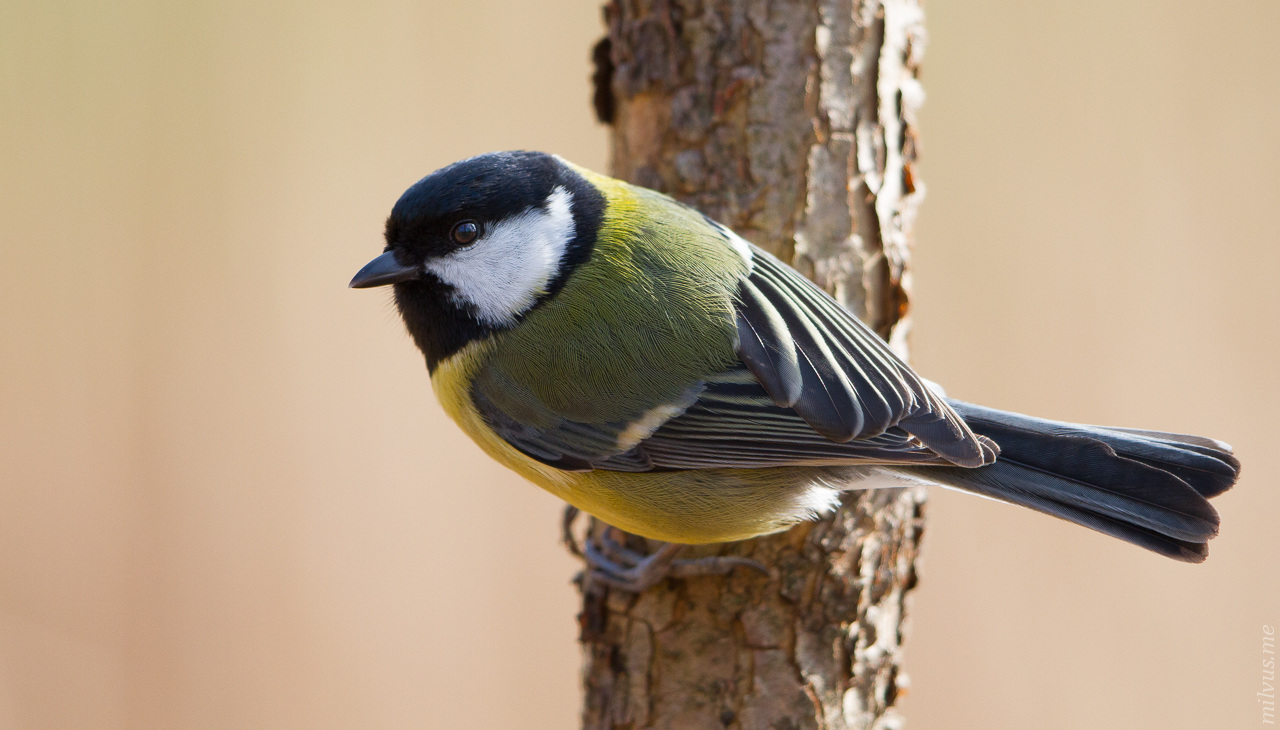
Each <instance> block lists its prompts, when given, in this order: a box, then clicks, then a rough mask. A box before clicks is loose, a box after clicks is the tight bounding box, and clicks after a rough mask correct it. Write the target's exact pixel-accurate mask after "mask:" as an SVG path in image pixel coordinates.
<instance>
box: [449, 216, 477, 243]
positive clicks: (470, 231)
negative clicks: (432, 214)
mask: <svg viewBox="0 0 1280 730" xmlns="http://www.w3.org/2000/svg"><path fill="white" fill-rule="evenodd" d="M479 235H480V226H478V225H476V222H475V221H461V222H459V223H455V224H454V226H453V231H451V232H450V233H449V236H450V237H451V238H452V239H453V242H454V243H456V244H458V245H459V246H470V245H471V244H473V243H475V241H476V237H477V236H479Z"/></svg>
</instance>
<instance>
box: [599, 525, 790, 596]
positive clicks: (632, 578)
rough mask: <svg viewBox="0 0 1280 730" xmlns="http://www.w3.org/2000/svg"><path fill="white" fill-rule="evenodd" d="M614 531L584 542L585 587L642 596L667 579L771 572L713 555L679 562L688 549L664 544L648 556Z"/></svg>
mask: <svg viewBox="0 0 1280 730" xmlns="http://www.w3.org/2000/svg"><path fill="white" fill-rule="evenodd" d="M613 532H614V528H612V527H610V528H606V529H605V530H604V531H603V532H601V534H600V537H599V539H598V540H597V539H592V538H590V537H588V538H587V539H586V540H584V541H583V549H582V555H583V559H585V560H586V562H587V569H586V576H585V579H586V586H587V587H590V586H591V585H592V584H593V583H594V584H595V585H604V586H608V587H610V588H615V589H618V590H622V591H629V592H631V593H641V592H643V591H645V590H648V589H649V588H652V587H653V586H655V585H657V584H658V583H660V582H661V581H663V580H665V579H667V578H689V577H693V576H698V575H728V574H729V573H730V572H732V571H733V569H734V568H754V569H755V570H758V571H760V572H761V573H764V574H765V575H769V570H768V569H767V568H765V567H764V565H762V564H761V563H760V562H758V561H756V560H752V559H751V558H743V557H738V556H734V555H719V556H717V555H713V556H710V557H705V558H685V559H679V558H677V556H678V555H679V554H680V553H681V551H683V550H684V548H685V546H684V545H680V544H678V543H673V542H664V543H661V544H660V546H659V547H658V549H657V550H655V551H653V552H652V553H651V554H649V555H645V554H643V553H641V552H638V551H636V550H632V549H631V548H629V547H627V546H626V545H623V544H622V543H619V542H618V541H617V540H615V539H614V538H613V534H612V533H613Z"/></svg>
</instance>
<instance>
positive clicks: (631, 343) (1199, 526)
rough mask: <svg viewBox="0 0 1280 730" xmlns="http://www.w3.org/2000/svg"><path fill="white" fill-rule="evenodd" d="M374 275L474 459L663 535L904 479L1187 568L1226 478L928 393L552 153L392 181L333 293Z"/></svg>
mask: <svg viewBox="0 0 1280 730" xmlns="http://www.w3.org/2000/svg"><path fill="white" fill-rule="evenodd" d="M384 285H392V286H393V289H394V292H395V302H396V306H397V307H398V309H399V311H400V313H401V315H402V316H403V318H404V322H405V325H406V326H407V328H408V330H409V333H410V334H411V335H412V337H413V340H414V342H415V343H416V344H417V346H418V348H419V349H420V350H421V351H422V354H423V355H425V357H426V365H427V370H428V371H429V373H430V374H431V382H432V385H433V387H434V389H435V392H436V395H437V397H438V398H439V400H440V403H441V404H442V405H443V407H444V410H445V411H446V412H447V413H448V414H449V416H451V417H452V418H453V420H454V421H456V422H457V423H458V425H459V426H461V428H462V429H463V431H465V432H466V433H467V434H468V435H469V436H470V437H471V438H472V439H474V440H475V442H476V443H477V444H479V445H480V447H481V448H482V449H484V451H485V452H487V453H488V454H489V455H490V456H491V457H493V458H494V459H497V460H498V461H499V462H501V463H502V464H504V465H506V466H508V467H510V468H511V469H513V470H515V471H516V472H518V473H519V474H521V475H522V476H524V477H525V478H527V479H528V480H529V481H532V482H534V483H535V484H537V485H539V486H541V487H543V488H545V489H547V490H548V491H550V492H551V493H552V494H554V495H556V496H558V497H560V498H561V499H563V500H565V501H566V502H568V503H570V504H571V505H573V506H575V507H578V508H579V509H581V510H584V511H586V512H588V513H590V514H593V515H595V516H597V517H599V518H600V519H602V520H604V521H605V522H606V523H608V524H611V525H614V526H616V527H619V528H622V529H624V530H627V531H630V532H632V533H635V534H638V535H641V536H644V537H649V538H654V539H658V540H663V541H667V542H670V543H708V542H724V541H732V540H740V539H743V538H749V537H753V536H756V535H763V534H767V533H772V532H777V531H780V530H783V529H786V528H787V527H788V526H790V525H793V524H795V523H796V522H798V521H801V520H808V519H813V518H814V517H815V516H817V515H821V514H823V513H825V512H828V511H829V510H831V509H832V508H833V507H834V506H835V505H836V504H837V503H838V499H839V495H840V493H841V492H842V491H844V490H849V489H858V488H866V487H868V486H876V485H885V484H888V485H891V486H902V485H903V483H904V480H906V481H907V482H914V483H919V482H927V483H933V484H939V485H943V486H947V487H952V488H958V489H961V490H965V491H968V492H973V493H976V494H979V495H982V496H986V497H991V498H995V499H997V500H1001V501H1005V502H1011V503H1013V504H1018V505H1022V506H1024V507H1030V508H1031V509H1034V510H1038V511H1040V512H1045V513H1048V514H1050V515H1053V516H1055V517H1060V518H1063V519H1066V520H1069V521H1071V522H1074V523H1076V524H1080V525H1084V526H1085V527H1089V528H1092V529H1094V530H1097V531H1099V532H1103V533H1106V534H1108V535H1112V536H1114V537H1117V538H1120V539H1122V540H1126V541H1128V542H1131V543H1134V544H1136V545H1139V546H1141V547H1144V548H1146V549H1148V550H1152V551H1154V552H1157V553H1159V554H1161V555H1166V556H1169V557H1172V558H1176V559H1178V560H1183V561H1188V562H1200V561H1202V560H1204V559H1205V557H1206V555H1207V554H1208V551H1207V544H1206V543H1207V541H1208V540H1209V539H1210V538H1212V537H1213V536H1214V535H1215V534H1216V533H1217V531H1218V514H1217V512H1216V511H1215V510H1214V509H1213V507H1212V506H1210V504H1209V502H1208V498H1210V497H1215V496H1217V495H1219V494H1221V493H1223V492H1224V491H1226V490H1227V489H1229V488H1230V487H1231V486H1232V484H1233V483H1234V482H1235V480H1236V477H1237V474H1238V473H1239V462H1238V461H1237V460H1236V459H1235V458H1234V457H1233V456H1232V455H1231V447H1230V446H1228V445H1227V444H1224V443H1222V442H1220V441H1216V440H1213V439H1209V438H1202V437H1198V436H1186V435H1181V434H1173V433H1164V432H1159V431H1144V430H1136V429H1129V428H1110V427H1102V426H1086V425H1078V424H1071V423H1062V422H1056V421H1048V420H1043V419H1039V418H1033V417H1030V416H1024V415H1020V414H1017V413H1008V412H1004V411H999V410H995V409H992V408H985V407H983V406H977V405H973V404H970V403H965V402H961V401H958V400H952V399H949V398H947V397H946V396H945V394H944V393H943V392H942V390H941V389H940V388H938V387H937V386H935V385H933V384H932V383H930V382H929V381H926V380H924V379H923V378H921V377H920V376H918V375H916V373H915V372H913V371H912V369H911V368H910V367H908V366H907V365H906V364H905V363H904V362H903V361H902V360H901V359H900V358H898V357H897V356H896V355H895V354H894V353H893V352H892V351H891V350H890V349H889V348H888V347H887V346H886V345H885V343H884V342H883V341H882V340H881V339H880V338H879V337H878V336H877V335H876V334H875V333H874V332H873V331H872V330H870V329H869V328H867V327H866V326H865V325H863V324H862V323H861V322H860V321H858V319H857V318H855V317H854V316H853V315H852V314H850V313H849V312H848V311H847V310H846V309H844V308H843V307H842V306H841V305H840V304H839V303H837V302H836V301H835V300H834V299H832V298H831V297H830V296H828V295H827V294H826V293H825V292H823V291H822V290H821V289H819V288H818V287H817V286H815V285H814V284H812V283H810V282H809V281H808V280H807V279H805V278H804V277H803V276H801V275H800V274H799V273H797V272H796V271H795V270H793V269H791V268H790V267H788V266H787V265H786V264H784V263H782V262H781V261H780V260H778V259H777V258H775V257H773V256H772V255H770V254H769V253H767V252H766V251H764V250H763V249H761V248H759V247H757V246H755V245H753V244H751V243H750V242H748V241H746V240H745V239H743V238H741V237H739V236H738V235H736V234H735V233H734V232H733V231H731V230H729V229H728V228H726V227H725V226H723V225H721V224H719V223H717V222H716V221H714V220H712V219H711V218H709V217H707V216H706V215H703V214H701V213H699V212H698V211H696V210H694V209H692V208H690V207H688V206H686V205H683V204H681V203H679V202H677V201H676V200H674V199H672V198H670V197H667V196H665V195H662V194H660V193H657V192H654V191H652V190H648V189H645V188H642V187H637V186H634V185H630V184H627V183H625V182H622V181H619V180H614V179H612V178H609V177H605V176H603V175H599V174H596V173H593V172H590V171H588V170H585V169H583V168H581V167H578V166H576V165H573V164H571V163H569V162H566V161H565V160H563V159H561V158H559V157H557V156H554V155H549V154H544V153H539V152H499V153H492V154H485V155H480V156H478V157H472V158H470V159H467V160H463V161H461V162H457V163H455V164H452V165H450V166H448V167H445V168H443V169H441V170H438V171H436V172H434V173H432V174H430V175H428V176H427V177H425V178H423V179H422V180H419V181H418V182H417V183H415V184H414V185H413V186H411V187H410V188H409V189H408V190H407V191H406V192H405V193H404V195H403V196H401V197H400V199H399V201H397V202H396V204H395V207H394V208H393V209H392V211H391V215H390V217H389V218H388V219H387V224H386V248H385V250H384V252H383V253H382V255H380V256H378V257H377V258H375V259H373V261H371V262H369V264H368V265H366V266H365V267H364V268H363V269H361V270H360V272H359V273H358V274H356V276H355V278H354V279H353V280H352V281H351V286H352V287H357V288H361V287H375V286H384ZM885 478H887V479H888V480H889V481H887V482H886V481H884V479H885Z"/></svg>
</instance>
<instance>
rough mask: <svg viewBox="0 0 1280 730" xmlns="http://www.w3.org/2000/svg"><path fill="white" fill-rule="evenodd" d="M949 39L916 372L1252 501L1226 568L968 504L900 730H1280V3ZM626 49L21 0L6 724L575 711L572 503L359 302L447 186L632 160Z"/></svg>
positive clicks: (0, 589)
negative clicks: (613, 89) (404, 195)
mask: <svg viewBox="0 0 1280 730" xmlns="http://www.w3.org/2000/svg"><path fill="white" fill-rule="evenodd" d="M926 9H927V12H928V17H929V22H928V27H929V33H930V36H931V43H930V47H929V50H928V53H927V55H926V57H925V67H924V68H925V71H924V77H923V81H924V84H925V88H926V90H927V92H928V94H929V100H928V102H927V104H926V105H925V108H924V113H923V117H922V127H921V130H922V135H923V141H924V155H923V166H922V172H923V177H924V180H925V182H926V184H927V186H928V191H929V193H928V199H927V201H926V202H925V204H924V206H923V208H922V214H921V218H920V223H919V227H918V232H917V233H918V235H917V241H916V258H915V269H914V278H915V292H916V294H915V309H914V321H915V327H914V335H913V350H914V361H915V364H916V365H917V367H918V368H919V369H920V370H921V371H922V372H923V373H925V374H926V375H927V376H928V377H930V378H932V379H935V380H938V381H940V382H942V383H944V384H946V386H947V387H948V388H949V390H950V391H951V393H952V395H956V396H960V397H963V398H966V399H971V400H976V401H980V402H982V403H985V404H989V405H994V406H999V407H1004V408H1009V409H1017V410H1021V411H1026V412H1031V413H1035V414H1039V415H1044V416H1048V417H1055V418H1061V419H1068V420H1080V421H1085V422H1094V423H1107V424H1115V425H1128V426H1141V427H1150V428H1160V429H1167V430H1182V431H1188V432H1193V433H1201V434H1207V435H1212V436H1216V437H1219V438H1222V439H1225V440H1227V441H1230V442H1231V443H1233V444H1234V445H1235V446H1236V447H1237V451H1238V453H1239V454H1240V456H1241V458H1242V459H1243V461H1244V464H1245V470H1244V476H1243V478H1242V480H1241V482H1240V484H1239V486H1238V488H1237V489H1236V490H1235V491H1233V492H1231V493H1228V494H1227V495H1226V496H1224V497H1222V498H1221V499H1219V500H1217V502H1216V504H1217V506H1218V508H1219V509H1220V511H1221V512H1222V515H1223V533H1222V536H1221V537H1220V538H1219V539H1217V540H1215V541H1214V543H1213V547H1212V555H1211V557H1210V559H1209V561H1208V563H1206V564H1204V565H1201V566H1187V565H1183V564H1178V563H1174V562H1171V561H1166V560H1163V559H1160V558H1158V557H1155V556H1151V555H1148V554H1146V553H1144V552H1142V551H1140V550H1137V549H1135V548H1132V547H1130V546H1127V545H1124V544H1122V543H1120V542H1117V541H1114V540H1111V539H1108V538H1104V537H1101V536H1099V535H1095V534H1092V533H1090V532H1088V531H1085V530H1082V529H1079V528H1074V527H1071V526H1068V525H1066V524H1062V523H1058V522H1056V521H1054V520H1051V519H1049V518H1044V517H1041V516H1038V515H1035V514H1032V513H1029V512H1026V511H1022V510H1017V509H1014V508H1009V507H1005V506H1003V505H999V504H995V503H991V502H986V501H982V500H977V499H972V498H966V497H964V496H963V495H954V494H951V493H944V492H941V491H937V492H935V493H934V494H932V495H931V501H930V504H929V507H928V514H929V525H928V528H927V531H926V543H925V554H924V561H923V566H922V576H923V579H922V582H921V584H920V588H919V589H918V590H917V591H916V592H915V594H914V597H913V599H912V602H911V631H910V635H909V637H908V641H907V644H906V661H907V665H906V666H907V670H908V672H909V674H910V677H911V679H912V680H913V681H912V684H911V689H910V692H909V694H908V695H907V696H906V697H905V698H904V699H903V700H902V702H901V709H902V711H903V713H904V714H905V715H906V717H907V718H908V722H909V726H910V727H913V728H924V729H930V728H956V727H979V726H981V727H984V728H987V729H988V730H996V729H998V728H1026V727H1035V728H1040V729H1041V730H1056V729H1065V728H1094V727H1123V728H1161V729H1175V728H1197V729H1199V728H1227V727H1232V728H1244V727H1253V726H1255V725H1259V724H1260V721H1261V712H1260V707H1259V705H1258V704H1257V701H1256V698H1255V693H1256V692H1257V691H1259V690H1260V689H1261V688H1262V686H1261V681H1260V677H1261V674H1260V672H1261V636H1262V625H1263V624H1269V625H1272V626H1276V625H1280V578H1278V576H1277V567H1278V561H1280V533H1278V531H1277V525H1278V524H1280V496H1278V492H1277V489H1276V488H1275V479H1274V476H1273V475H1274V474H1275V473H1276V472H1277V471H1280V447H1278V446H1277V441H1278V440H1280V429H1278V428H1277V425H1276V413H1277V409H1278V408H1280V388H1278V386H1277V384H1276V374H1277V369H1278V367H1277V358H1278V357H1280V327H1277V323H1276V320H1277V316H1278V315H1280V293H1278V292H1277V287H1276V276H1277V271H1278V270H1280V246H1277V236H1276V234H1275V232H1274V230H1273V228H1274V225H1275V224H1274V217H1275V214H1276V213H1275V211H1276V209H1277V204H1278V202H1280V135H1277V125H1278V122H1277V120H1278V119H1280V44H1277V43H1276V36H1275V28H1277V27H1280V5H1278V4H1277V3H1275V2H1267V1H1266V0H1224V1H1223V2H1219V3H1215V4H1213V5H1212V7H1210V6H1206V5H1204V4H1203V3H1193V2H1189V1H1181V2H1172V3H1171V2H1161V1H1160V0H1123V1H1116V0H1082V1H1081V2H1073V3H1026V2H1020V1H1019V0H967V1H966V2H960V1H959V0H930V1H929V3H928V6H927V8H926ZM598 18H599V12H598V8H597V6H596V4H595V3H594V2H570V1H569V0H538V1H537V2H521V1H517V0H471V1H470V2H466V3H458V2H450V1H446V0H414V1H412V2H409V1H396V0H367V1H366V2H362V3H327V4H323V5H318V4H304V3H296V2H270V3H263V2H259V1H257V0H255V1H253V2H249V1H248V0H232V1H231V2H220V3H213V2H191V3H168V2H158V1H154V0H152V1H147V0H139V1H137V2H129V1H127V0H119V1H117V2H91V1H89V0H80V1H77V0H42V1H40V2H36V1H35V0H31V1H29V2H22V1H21V0H5V1H4V2H0V273H2V275H3V276H2V278H3V284H2V285H0V727H3V728H231V727H235V728H268V727H269V728H356V727H359V728H401V727H427V728H458V727H486V728H491V727H521V728H569V727H574V726H575V725H576V718H577V707H578V697H577V692H578V689H577V685H578V677H577V666H578V649H577V645H576V643H575V636H576V626H575V621H574V614H575V612H576V610H577V599H576V594H575V592H574V590H573V588H572V587H571V585H570V583H569V580H570V577H571V576H572V574H573V573H574V571H575V569H576V565H575V563H574V562H573V561H571V560H570V559H569V558H568V557H567V556H566V554H565V552H564V551H563V550H562V549H561V548H560V547H559V546H558V544H557V542H556V538H557V520H558V518H559V512H560V504H558V503H557V502H556V501H555V500H554V499H553V498H552V497H550V496H549V495H547V494H544V493H542V492H541V491H539V490H538V489H536V488H533V487H531V486H529V485H528V484H525V483H522V482H520V481H519V480H518V479H516V478H515V477H514V476H513V475H511V474H508V473H506V472H505V471H504V470H502V469H501V468H499V467H498V466H496V465H494V464H493V463H491V462H490V461H489V460H488V459H486V458H485V457H484V456H483V455H482V454H481V453H480V452H479V450H478V449H477V448H476V447H474V446H473V445H472V444H471V443H470V442H469V441H468V440H467V439H466V438H465V437H463V436H462V435H461V434H460V433H459V432H458V431H457V430H456V429H455V428H454V427H453V426H452V424H450V423H449V422H448V421H447V420H446V418H445V417H444V416H443V414H442V413H441V412H440V410H439V408H438V407H437V406H436V404H435V401H434V399H433V397H432V395H431V392H430V385H429V382H428V380H427V377H426V374H425V372H424V368H423V365H422V361H421V358H420V356H419V355H418V353H417V351H416V350H415V349H414V348H413V346H412V344H411V342H410V341H409V339H408V337H407V336H406V335H405V334H404V332H403V329H402V326H401V325H400V323H399V320H398V318H397V317H396V316H395V313H394V311H393V308H392V307H391V305H390V302H389V298H388V296H387V293H386V292H379V291H375V292H357V291H349V290H347V289H346V282H347V281H348V279H349V278H350V277H351V275H352V274H353V273H354V272H355V271H356V269H358V268H359V267H360V266H361V265H362V264H364V263H365V262H366V261H367V260H368V259H369V258H371V257H372V256H373V255H374V254H375V253H377V252H378V251H379V250H380V247H381V245H382V242H381V239H380V236H381V229H382V222H383V220H384V217H385V216H386V214H387V212H388V210H389V209H390V206H391V204H392V203H393V202H394V201H395V199H396V198H397V196H398V195H399V194H400V192H401V191H402V190H403V189H404V188H405V187H406V186H407V185H408V184H410V183H412V182H413V181H414V180H416V179H418V178H419V177H420V176H422V175H424V174H425V173H427V172H429V171H431V170H432V169H434V168H436V167H438V166H440V165H443V164H445V163H448V162H451V161H453V160H455V159H458V158H461V157H464V156H467V155H471V154H474V153H478V152H483V151H488V150H494V149H504V148H521V147H523V148H534V149H544V150H549V151H555V152H559V153H560V154H562V155H564V156H565V157H568V158H569V159H572V160H575V161H578V162H580V163H581V164H584V165H587V166H589V167H595V168H597V169H603V167H604V162H605V159H606V144H607V136H606V131H605V130H604V129H603V128H601V127H599V126H597V125H596V124H595V123H594V122H593V119H592V115H591V113H590V109H589V107H588V98H589V88H588V81H587V77H588V73H589V68H588V64H587V57H588V49H589V48H590V46H591V44H592V43H593V42H594V40H595V39H596V38H597V37H598V36H599V35H600V33H601V29H600V24H599V19H598ZM482 678H484V681H480V680H481V679H482ZM495 678H496V683H497V686H499V687H501V692H500V693H498V694H494V693H493V692H492V691H491V689H492V687H494V686H495V684H494V681H493V680H494V679H495Z"/></svg>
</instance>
